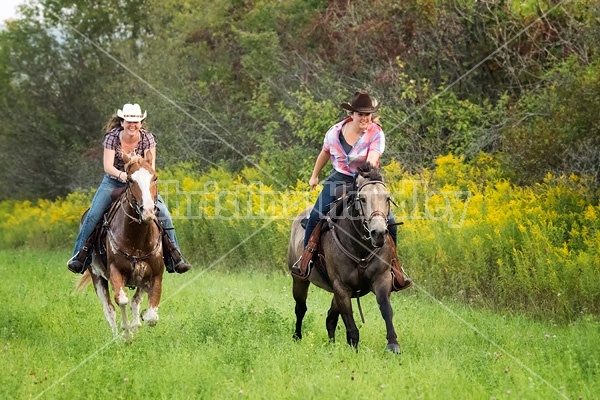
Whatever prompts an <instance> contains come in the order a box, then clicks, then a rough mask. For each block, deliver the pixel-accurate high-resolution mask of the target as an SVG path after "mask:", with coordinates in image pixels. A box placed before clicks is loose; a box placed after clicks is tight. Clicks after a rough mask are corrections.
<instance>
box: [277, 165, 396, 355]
mask: <svg viewBox="0 0 600 400" xmlns="http://www.w3.org/2000/svg"><path fill="white" fill-rule="evenodd" d="M390 202H391V199H390V193H389V191H388V190H387V188H386V186H385V184H384V183H383V180H382V177H381V174H380V172H379V170H378V169H376V168H373V167H371V166H370V164H366V165H365V166H363V167H361V168H360V169H359V172H358V174H357V177H356V179H355V182H354V188H353V189H352V190H351V191H350V193H349V194H347V195H345V196H344V197H343V199H342V200H341V201H340V203H339V204H338V205H337V206H333V207H332V211H331V212H330V215H329V216H328V217H327V220H326V221H325V223H326V224H327V225H328V227H329V229H328V230H325V231H324V232H323V233H322V235H321V246H320V251H319V257H320V258H321V259H322V260H324V263H325V268H322V266H321V268H319V264H320V263H319V262H317V263H316V266H315V267H314V268H312V270H311V272H310V275H309V276H308V280H302V279H300V278H298V277H295V276H293V279H294V284H293V294H294V300H295V301H296V308H295V311H296V331H295V333H294V337H295V338H296V339H301V338H302V320H303V318H304V315H305V314H306V309H307V308H306V297H307V294H308V288H309V286H310V284H311V282H312V283H313V284H315V285H316V286H318V287H320V288H322V289H324V290H327V291H328V292H331V293H333V299H332V301H331V308H330V309H329V312H328V313H327V321H326V326H327V333H328V335H329V338H330V340H335V330H336V328H337V323H338V319H339V316H340V315H341V316H342V320H343V321H344V324H345V326H346V340H347V342H348V344H349V345H351V346H353V347H355V348H356V347H357V346H358V340H359V333H358V328H357V327H356V323H355V321H354V315H353V312H352V302H351V299H352V298H353V297H361V296H364V295H366V294H367V293H369V292H373V293H374V294H375V296H376V298H377V303H378V304H379V309H380V310H381V316H382V317H383V319H384V320H385V325H386V330H387V335H386V338H387V342H388V344H387V346H386V350H389V351H391V352H393V353H399V352H400V345H399V344H398V340H397V336H396V331H395V330H394V325H393V323H392V316H393V311H392V306H391V304H390V293H391V291H392V274H391V270H390V264H391V258H392V253H391V252H392V249H393V243H391V242H390V241H391V240H392V239H391V237H390V236H389V234H388V229H387V224H388V218H387V216H388V212H389V210H390ZM311 208H312V207H309V208H307V209H305V210H304V211H302V212H301V213H300V215H298V217H296V219H295V220H294V222H293V223H292V234H291V238H290V245H289V248H288V266H289V268H291V267H292V265H293V264H294V262H295V261H296V260H298V258H299V257H300V255H301V254H302V250H303V238H304V228H302V226H301V221H302V219H303V218H304V217H306V216H307V215H308V214H309V213H310V210H311ZM336 210H337V212H336ZM334 214H340V215H339V216H335V215H334Z"/></svg>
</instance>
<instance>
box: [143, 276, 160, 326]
mask: <svg viewBox="0 0 600 400" xmlns="http://www.w3.org/2000/svg"><path fill="white" fill-rule="evenodd" d="M161 295H162V275H157V276H155V277H154V279H153V280H152V283H151V284H150V289H149V290H148V309H147V310H146V311H144V314H143V315H142V319H143V320H144V321H146V323H147V324H148V325H150V326H155V325H156V324H157V323H158V305H159V303H160V296H161Z"/></svg>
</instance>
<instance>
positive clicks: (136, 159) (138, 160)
mask: <svg viewBox="0 0 600 400" xmlns="http://www.w3.org/2000/svg"><path fill="white" fill-rule="evenodd" d="M144 161H146V159H145V158H144V157H142V156H140V155H139V154H132V155H131V156H130V158H129V162H128V163H127V164H125V169H126V170H127V168H129V166H130V165H133V164H142V163H143V162H144Z"/></svg>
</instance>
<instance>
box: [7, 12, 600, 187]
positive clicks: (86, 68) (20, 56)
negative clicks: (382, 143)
mask: <svg viewBox="0 0 600 400" xmlns="http://www.w3.org/2000/svg"><path fill="white" fill-rule="evenodd" d="M599 13H600V5H599V4H598V2H596V1H592V0H581V1H565V2H559V1H556V0H529V1H522V2H506V1H497V0H478V1H475V0H445V1H439V0H407V1H402V2H398V1H395V0H370V1H367V0H356V1H352V2H350V1H346V0H328V1H325V0H278V1H275V0H252V1H239V0H198V1H194V2H180V1H175V0H108V1H103V2H95V1H91V0H37V1H35V0H34V1H32V2H31V3H29V5H27V6H26V7H23V8H22V14H21V16H20V18H19V19H17V20H16V21H12V22H11V23H9V24H8V26H7V29H6V30H4V31H2V32H0V89H1V90H0V121H1V122H2V123H1V124H0V152H2V155H1V157H0V163H1V166H2V168H0V187H2V188H3V189H2V192H0V199H7V198H17V199H20V198H37V197H45V198H53V197H56V196H59V195H66V194H67V193H69V192H71V191H73V190H74V189H76V188H77V187H89V186H95V184H96V183H97V181H98V180H99V175H100V173H101V157H100V154H101V147H100V142H101V140H102V135H103V132H102V126H103V124H104V122H105V121H106V120H107V119H108V118H109V117H110V115H111V114H112V113H114V112H115V111H116V109H117V108H118V107H120V106H122V104H123V103H126V102H138V103H140V104H141V105H142V107H143V108H144V109H147V110H148V113H149V118H148V121H147V122H148V125H149V128H150V129H151V130H152V131H153V132H154V133H155V134H156V136H157V140H158V143H159V146H160V147H159V152H158V165H159V167H165V166H167V165H170V164H173V163H177V162H184V161H190V160H193V161H195V164H194V165H197V167H196V168H198V169H201V170H202V169H208V168H210V167H214V166H215V165H217V166H222V167H225V168H227V169H228V170H231V171H240V170H242V169H243V168H244V167H246V166H249V165H254V166H257V167H259V170H260V171H262V173H263V174H264V179H265V181H267V180H269V181H272V182H273V183H274V184H277V185H279V186H286V185H289V184H294V183H295V182H296V180H297V179H306V178H307V177H308V175H309V174H310V171H311V169H312V163H313V162H314V157H315V156H316V154H317V153H318V151H319V148H320V146H321V142H322V137H323V135H324V133H325V130H326V129H327V128H328V127H329V126H330V125H331V124H333V123H334V122H336V121H337V120H338V119H340V118H342V117H343V116H344V113H343V112H342V110H341V108H340V107H339V103H341V102H344V101H348V99H349V98H350V97H351V95H352V93H353V92H354V91H355V90H356V89H367V90H369V91H371V93H373V95H374V96H375V97H376V98H377V99H378V100H380V101H381V104H382V108H381V112H380V117H381V120H382V123H383V127H384V130H385V131H386V133H387V137H388V149H387V151H386V154H385V159H384V162H389V161H392V160H398V161H400V162H401V163H402V165H403V166H404V167H405V168H407V169H409V170H418V169H421V168H423V167H434V166H435V165H434V160H435V159H436V158H437V156H439V155H440V154H448V153H452V154H455V155H458V156H464V157H466V159H467V160H470V159H475V158H477V157H476V156H477V155H478V154H479V153H480V152H487V153H490V154H492V155H493V156H494V157H495V158H496V159H497V160H499V161H500V162H502V163H503V169H504V170H506V171H512V175H513V176H515V177H517V179H518V180H519V181H520V182H522V183H523V184H528V183H533V182H538V181H541V180H542V179H543V178H544V176H545V175H546V173H547V172H549V171H551V172H553V173H555V174H569V173H578V174H585V175H587V174H591V175H594V176H596V177H597V175H598V165H599V163H598V162H597V161H598V159H600V156H599V155H598V150H597V149H598V148H599V147H598V143H597V139H596V137H597V122H596V117H595V116H596V115H598V106H597V104H598V99H597V93H598V88H597V85H598V84H597V82H599V81H600V79H598V75H599V74H600V70H599V68H598V56H597V53H598V52H597V48H598V43H600V41H599V39H600V34H599V33H600V29H599V27H598V18H597V16H598V14H599Z"/></svg>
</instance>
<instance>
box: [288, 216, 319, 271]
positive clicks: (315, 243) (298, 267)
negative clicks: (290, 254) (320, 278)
mask: <svg viewBox="0 0 600 400" xmlns="http://www.w3.org/2000/svg"><path fill="white" fill-rule="evenodd" d="M322 225H323V220H320V221H319V223H318V224H317V226H315V229H314V230H313V231H312V233H311V234H310V238H309V239H308V244H307V245H306V247H305V248H304V251H303V252H302V255H301V256H300V258H299V259H298V261H296V262H295V263H294V265H292V267H291V268H290V273H291V274H292V275H293V276H295V277H297V278H300V279H302V280H307V279H308V276H309V275H310V270H311V269H312V266H313V256H314V255H315V253H316V251H317V249H318V247H319V242H320V240H321V226H322Z"/></svg>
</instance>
